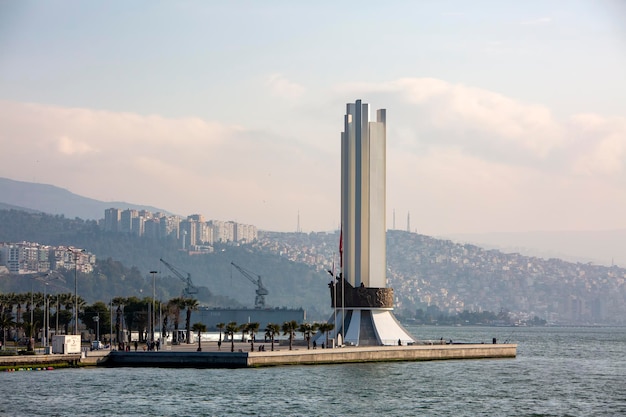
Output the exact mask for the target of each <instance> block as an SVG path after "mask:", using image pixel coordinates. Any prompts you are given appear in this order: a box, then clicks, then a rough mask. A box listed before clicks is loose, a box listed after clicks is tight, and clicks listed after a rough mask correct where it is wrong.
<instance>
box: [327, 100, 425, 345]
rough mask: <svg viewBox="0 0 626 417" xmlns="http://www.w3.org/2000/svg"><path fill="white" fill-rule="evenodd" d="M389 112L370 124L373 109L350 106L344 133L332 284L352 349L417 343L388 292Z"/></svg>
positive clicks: (339, 326) (339, 327) (341, 330)
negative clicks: (337, 245) (337, 260)
mask: <svg viewBox="0 0 626 417" xmlns="http://www.w3.org/2000/svg"><path fill="white" fill-rule="evenodd" d="M386 135H387V122H386V110H384V109H380V110H377V111H376V121H370V119H369V105H368V104H366V103H362V102H361V100H357V101H356V103H349V104H348V105H347V110H346V115H345V116H344V131H343V133H342V134H341V240H342V241H341V243H340V256H341V262H340V267H341V273H340V275H338V277H337V279H336V280H335V281H334V285H330V290H331V299H332V306H333V308H335V311H336V313H335V314H334V315H333V318H332V319H331V321H334V320H335V317H336V323H335V329H336V332H337V333H338V334H341V335H342V336H343V340H344V342H345V343H346V344H351V345H361V346H372V345H397V344H398V343H401V344H403V345H405V344H407V343H412V342H414V339H413V337H412V336H411V335H410V334H409V332H407V331H406V329H404V327H402V325H401V324H400V323H399V322H398V320H397V319H396V318H395V317H394V315H393V289H392V288H388V287H387V274H386V272H387V260H386V240H385V239H386V225H385V219H386V216H385V199H386V184H385V180H386V166H385V165H386Z"/></svg>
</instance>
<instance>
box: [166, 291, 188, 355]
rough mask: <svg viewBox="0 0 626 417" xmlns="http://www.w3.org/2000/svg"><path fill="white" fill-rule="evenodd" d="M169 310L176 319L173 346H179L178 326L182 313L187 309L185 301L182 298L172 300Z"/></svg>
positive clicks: (169, 302)
mask: <svg viewBox="0 0 626 417" xmlns="http://www.w3.org/2000/svg"><path fill="white" fill-rule="evenodd" d="M167 305H168V309H169V311H170V312H171V314H172V316H173V317H174V337H173V338H172V340H173V342H172V343H173V344H174V345H177V344H179V343H180V342H179V340H178V324H179V323H180V311H181V310H182V309H183V308H185V299H184V298H182V297H176V298H172V299H171V300H169V301H168V302H167Z"/></svg>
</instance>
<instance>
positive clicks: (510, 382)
mask: <svg viewBox="0 0 626 417" xmlns="http://www.w3.org/2000/svg"><path fill="white" fill-rule="evenodd" d="M409 330H410V331H411V332H412V334H413V335H415V336H416V337H417V338H419V339H424V340H439V339H442V338H443V339H444V340H453V341H455V342H485V343H491V341H492V338H493V337H495V338H497V340H498V342H504V341H508V342H511V343H517V344H518V350H517V358H515V359H493V360H492V359H483V360H465V361H462V360H450V361H433V362H395V363H365V364H343V365H317V366H283V367H272V368H258V369H159V368H111V369H109V368H80V369H59V370H54V371H45V372H44V371H39V372H13V373H9V372H4V373H0V392H1V393H2V397H1V398H0V415H2V416H72V417H74V416H76V417H77V416H131V415H132V416H134V415H142V416H349V415H354V416H377V417H382V416H409V415H423V416H482V415H489V416H537V415H541V416H592V415H598V416H618V415H626V328H618V327H615V328H614V327H587V328H581V327H578V328H558V327H528V328H505V327H501V328H496V327H435V326H423V327H421V326H420V327H409Z"/></svg>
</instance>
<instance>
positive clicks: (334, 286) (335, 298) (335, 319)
mask: <svg viewBox="0 0 626 417" xmlns="http://www.w3.org/2000/svg"><path fill="white" fill-rule="evenodd" d="M333 291H334V293H335V295H334V297H333V301H334V302H333V304H334V305H333V310H334V312H335V317H334V320H333V324H334V325H335V331H334V332H333V333H334V334H335V346H334V347H336V346H337V343H338V342H339V340H337V277H335V252H333Z"/></svg>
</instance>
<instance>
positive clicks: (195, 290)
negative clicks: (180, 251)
mask: <svg viewBox="0 0 626 417" xmlns="http://www.w3.org/2000/svg"><path fill="white" fill-rule="evenodd" d="M159 260H160V261H161V262H163V264H164V265H165V266H167V268H168V269H169V270H170V271H172V272H173V273H174V275H176V276H177V277H178V278H180V279H181V281H183V282H184V283H185V284H187V286H186V287H185V288H184V289H183V297H185V298H190V295H191V294H197V293H198V288H197V287H196V286H195V285H193V281H191V274H190V273H189V272H186V274H187V276H186V277H185V276H184V275H183V274H182V272H181V271H179V270H178V269H176V268H175V267H174V266H173V265H170V264H169V263H168V262H167V261H165V259H163V258H160V259H159Z"/></svg>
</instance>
